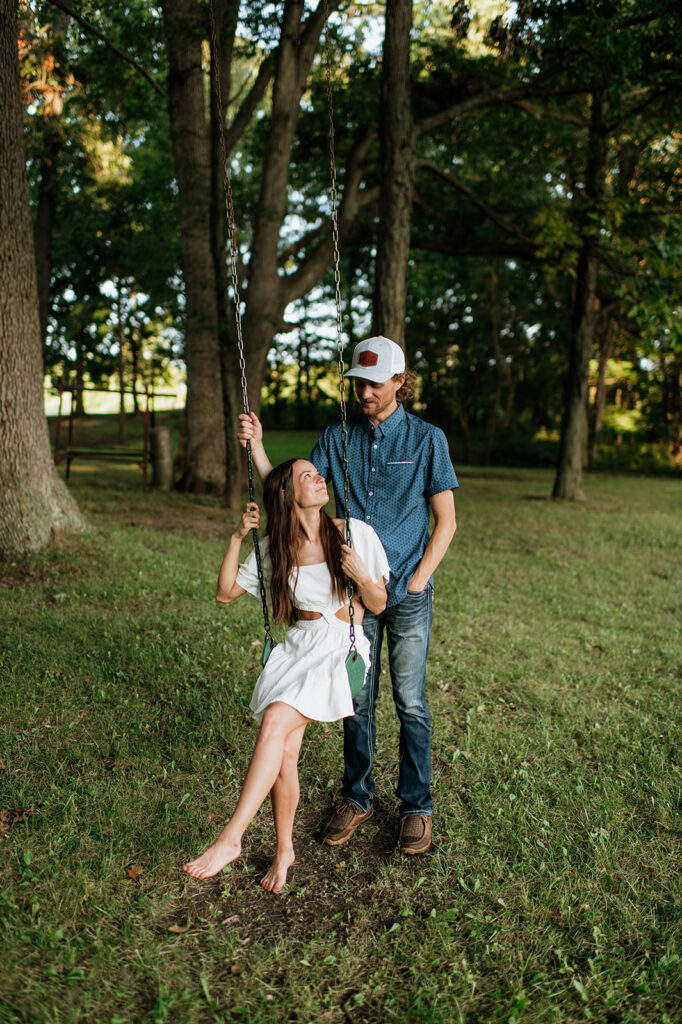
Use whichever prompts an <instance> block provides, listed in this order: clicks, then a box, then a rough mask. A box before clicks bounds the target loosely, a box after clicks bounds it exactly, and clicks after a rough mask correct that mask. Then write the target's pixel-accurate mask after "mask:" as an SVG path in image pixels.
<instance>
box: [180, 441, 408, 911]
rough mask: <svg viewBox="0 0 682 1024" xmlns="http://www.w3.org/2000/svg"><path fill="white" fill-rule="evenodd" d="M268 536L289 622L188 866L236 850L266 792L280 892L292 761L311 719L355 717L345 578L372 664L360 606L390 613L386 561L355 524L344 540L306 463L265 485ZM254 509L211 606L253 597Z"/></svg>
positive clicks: (267, 562)
mask: <svg viewBox="0 0 682 1024" xmlns="http://www.w3.org/2000/svg"><path fill="white" fill-rule="evenodd" d="M263 501H264V504H265V511H266V513H267V520H268V521H267V531H266V533H267V537H266V540H265V541H263V542H261V544H260V550H261V556H262V563H263V572H264V575H265V579H266V584H267V585H269V589H270V595H271V599H272V608H273V615H274V618H275V621H277V622H282V621H284V622H287V623H289V624H293V628H292V629H290V630H289V631H288V633H287V634H286V636H285V638H284V641H283V642H282V643H281V644H278V645H277V646H276V647H275V648H274V649H273V651H272V653H271V655H270V657H269V659H268V663H267V665H266V666H265V668H264V669H263V672H262V673H261V675H260V676H259V678H258V681H257V682H256V687H255V689H254V692H253V697H252V698H251V710H252V711H253V715H254V718H255V719H256V720H257V721H259V722H260V732H259V734H258V739H257V741H256V747H255V750H254V752H253V756H252V758H251V763H250V765H249V770H248V773H247V776H246V780H245V782H244V786H243V788H242V791H241V795H240V797H239V801H238V803H237V807H236V809H235V812H234V814H233V815H232V817H231V818H230V820H229V821H228V823H227V825H226V826H225V828H224V829H223V830H222V832H221V833H220V835H219V836H218V838H217V839H216V841H215V843H213V844H212V845H211V846H209V847H208V849H207V850H206V851H205V852H204V853H203V854H202V855H201V856H200V857H198V858H197V859H196V860H193V861H190V862H189V863H188V864H185V865H184V870H185V871H186V872H187V873H188V874H190V875H192V876H193V877H194V878H209V877H210V876H211V875H215V874H217V873H218V872H219V871H221V870H222V869H223V868H224V867H225V865H226V864H229V863H230V861H233V860H235V859H236V858H237V857H238V856H239V855H240V853H241V839H242V835H243V834H244V831H245V829H246V827H247V825H248V824H249V822H250V821H251V820H252V819H253V817H254V815H255V814H256V812H257V811H258V808H259V807H260V806H261V804H262V803H263V801H264V800H265V797H266V796H267V794H268V793H270V796H271V799H272V808H273V814H274V819H275V831H276V833H277V852H276V854H275V859H274V860H273V862H272V865H271V867H270V870H269V871H268V872H267V874H266V875H265V877H264V879H263V881H262V883H261V884H262V885H263V888H264V889H267V890H268V891H269V892H281V890H282V888H283V886H284V884H285V882H286V877H287V871H288V869H289V868H290V867H291V865H292V864H293V863H294V848H293V843H292V831H293V824H294V814H295V813H296V807H297V805H298V799H299V785H298V754H299V751H300V749H301V742H302V740H303V733H304V732H305V728H306V726H307V724H308V722H310V721H322V722H331V721H335V720H336V719H338V718H345V717H346V716H348V715H352V714H353V700H352V697H351V694H350V688H349V685H348V678H347V674H346V668H345V661H346V657H347V655H348V645H349V632H350V628H349V613H348V604H347V600H348V595H347V579H348V578H350V579H351V580H353V583H354V586H355V593H356V594H357V595H358V597H359V600H356V601H355V602H354V608H355V617H354V621H355V625H356V631H357V632H356V643H357V649H358V652H359V653H360V655H361V656H362V658H363V660H364V662H365V666H366V667H369V644H368V642H367V639H366V637H365V635H364V633H363V631H362V628H361V626H360V623H361V622H362V616H363V614H364V608H368V609H369V610H370V611H372V612H375V613H376V614H379V613H380V612H382V611H383V610H384V608H385V607H386V581H387V580H388V577H389V568H388V562H387V560H386V554H385V552H384V549H383V547H382V546H381V542H380V541H379V538H378V537H377V535H376V534H375V532H374V530H373V529H372V528H371V527H370V526H367V525H366V524H365V523H363V522H362V521H360V520H358V519H352V520H351V532H352V540H353V547H352V548H351V547H349V546H348V545H347V544H345V543H344V541H343V528H344V521H343V520H341V519H330V517H329V516H328V515H327V513H326V512H325V511H324V506H325V505H326V504H327V502H328V501H329V496H328V494H327V485H326V483H325V481H324V479H323V478H322V477H321V476H320V474H319V473H318V472H317V470H316V469H315V467H314V466H313V464H312V463H311V462H306V461H305V460H304V459H290V460H289V461H288V462H284V463H282V465H280V466H276V467H275V468H274V469H273V470H272V472H271V473H270V474H269V475H268V476H267V478H266V480H265V484H264V493H263ZM259 518H260V517H259V511H258V506H257V505H255V504H249V505H247V508H246V511H245V513H244V515H243V516H242V518H241V522H240V524H239V526H238V528H237V529H236V531H235V532H234V533H233V535H232V537H231V539H230V545H229V547H228V549H227V553H226V555H225V558H224V559H223V564H222V566H221V569H220V575H219V577H218V592H217V594H216V597H217V600H218V601H220V602H221V603H222V604H229V603H230V602H231V601H235V600H236V599H237V598H238V597H241V596H242V594H244V593H246V592H247V591H248V592H249V593H251V594H255V595H256V596H258V595H259V589H258V577H257V574H256V570H255V555H254V553H253V552H252V553H251V555H249V557H248V558H247V560H246V562H245V564H244V565H242V566H240V565H239V550H240V547H241V542H242V540H243V539H244V537H246V535H247V534H248V533H249V531H250V530H251V529H253V528H254V527H255V528H257V527H258V523H259Z"/></svg>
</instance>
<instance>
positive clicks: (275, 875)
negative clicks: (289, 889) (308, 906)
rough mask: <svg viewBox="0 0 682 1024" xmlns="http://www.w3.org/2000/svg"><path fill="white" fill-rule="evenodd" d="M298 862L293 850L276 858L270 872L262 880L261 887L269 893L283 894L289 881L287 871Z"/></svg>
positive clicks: (279, 854)
mask: <svg viewBox="0 0 682 1024" xmlns="http://www.w3.org/2000/svg"><path fill="white" fill-rule="evenodd" d="M295 860H296V858H295V856H294V851H293V850H285V851H284V853H278V854H277V855H276V856H275V859H274V860H273V862H272V864H271V865H270V870H269V871H268V873H267V874H266V875H265V877H264V878H263V879H262V880H261V883H260V884H261V885H262V886H263V888H264V889H266V890H267V891H268V892H281V891H282V889H283V888H284V886H285V884H286V880H287V871H288V870H289V868H290V867H291V865H292V864H293V863H294V861H295Z"/></svg>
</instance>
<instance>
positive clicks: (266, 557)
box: [236, 538, 272, 597]
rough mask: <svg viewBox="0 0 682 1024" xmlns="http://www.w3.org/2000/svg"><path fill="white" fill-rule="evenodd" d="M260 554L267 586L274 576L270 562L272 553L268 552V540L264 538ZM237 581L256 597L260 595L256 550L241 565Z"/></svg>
mask: <svg viewBox="0 0 682 1024" xmlns="http://www.w3.org/2000/svg"><path fill="white" fill-rule="evenodd" d="M259 547H260V555H261V565H262V566H263V576H264V578H265V585H266V587H267V586H269V584H270V579H271V577H272V567H271V564H270V554H269V552H268V541H267V538H264V539H263V540H262V541H261V542H260V545H259ZM236 582H237V583H238V584H239V586H240V587H241V588H242V589H243V590H246V591H247V592H248V593H249V594H253V596H254V597H260V584H259V582H258V567H257V565H256V552H255V551H252V552H251V554H250V555H249V556H248V558H247V559H246V561H245V562H243V563H242V564H241V565H240V566H239V572H238V573H237V580H236Z"/></svg>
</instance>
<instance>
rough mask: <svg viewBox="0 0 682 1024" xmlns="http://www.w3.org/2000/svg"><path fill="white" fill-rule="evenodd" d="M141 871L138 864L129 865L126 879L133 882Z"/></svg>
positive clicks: (142, 869)
mask: <svg viewBox="0 0 682 1024" xmlns="http://www.w3.org/2000/svg"><path fill="white" fill-rule="evenodd" d="M143 871H144V868H141V867H140V865H139V864H131V866H130V867H129V868H126V875H127V876H128V878H132V879H133V881H135V879H136V878H137V876H138V875H141V874H142V872H143Z"/></svg>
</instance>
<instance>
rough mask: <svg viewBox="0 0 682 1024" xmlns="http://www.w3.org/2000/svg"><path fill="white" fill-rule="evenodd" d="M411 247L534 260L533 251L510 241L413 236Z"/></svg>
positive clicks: (450, 252) (453, 253) (468, 254)
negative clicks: (474, 240)
mask: <svg viewBox="0 0 682 1024" xmlns="http://www.w3.org/2000/svg"><path fill="white" fill-rule="evenodd" d="M410 248H411V249H421V250H422V251H423V252H442V253H445V254H446V255H448V256H502V257H505V258H507V259H519V260H536V259H537V257H536V255H535V253H533V252H529V251H528V249H527V248H526V247H525V246H522V245H513V244H512V243H511V242H510V243H507V242H500V241H493V242H472V241H460V240H458V239H456V238H453V239H447V240H446V239H444V238H413V239H412V241H411V242H410Z"/></svg>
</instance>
